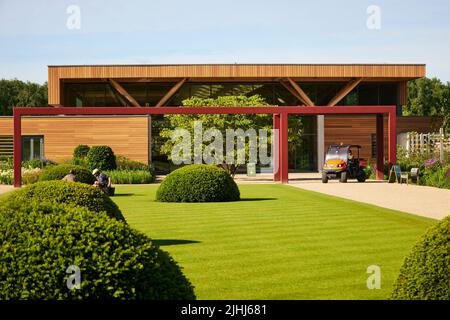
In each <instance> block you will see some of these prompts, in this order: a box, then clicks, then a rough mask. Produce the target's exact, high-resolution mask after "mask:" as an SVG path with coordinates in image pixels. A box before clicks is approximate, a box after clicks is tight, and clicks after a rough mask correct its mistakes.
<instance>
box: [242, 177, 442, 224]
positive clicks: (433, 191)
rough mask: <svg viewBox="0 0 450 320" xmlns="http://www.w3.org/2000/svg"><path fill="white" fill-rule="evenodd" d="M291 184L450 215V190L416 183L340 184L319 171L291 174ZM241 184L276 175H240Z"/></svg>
mask: <svg viewBox="0 0 450 320" xmlns="http://www.w3.org/2000/svg"><path fill="white" fill-rule="evenodd" d="M289 178H290V180H289V185H291V186H294V187H297V188H301V189H306V190H311V191H316V192H321V193H325V194H329V195H332V196H336V197H341V198H345V199H350V200H355V201H360V202H364V203H369V204H373V205H376V206H380V207H384V208H389V209H394V210H399V211H403V212H408V213H412V214H415V215H419V216H424V217H429V218H433V219H442V218H443V217H445V216H448V215H450V190H448V189H438V188H432V187H424V186H416V185H412V184H408V185H406V184H397V183H387V182H383V181H374V180H368V181H366V182H365V183H358V182H356V181H350V180H349V181H348V182H347V183H339V182H338V181H337V180H330V181H329V182H328V183H322V182H321V176H320V174H318V173H290V174H289ZM236 181H237V182H238V183H245V184H246V183H270V182H271V181H272V175H266V174H262V175H257V176H256V177H246V176H245V175H238V176H237V177H236Z"/></svg>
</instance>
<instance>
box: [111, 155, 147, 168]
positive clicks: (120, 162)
mask: <svg viewBox="0 0 450 320" xmlns="http://www.w3.org/2000/svg"><path fill="white" fill-rule="evenodd" d="M116 164H117V170H147V171H150V170H152V168H151V166H149V165H148V164H145V163H142V162H139V161H134V160H130V159H128V158H127V157H124V156H117V157H116Z"/></svg>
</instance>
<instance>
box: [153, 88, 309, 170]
mask: <svg viewBox="0 0 450 320" xmlns="http://www.w3.org/2000/svg"><path fill="white" fill-rule="evenodd" d="M183 106H189V107H213V106H214V107H239V106H249V107H251V106H269V104H268V103H267V102H266V101H265V100H264V99H263V98H262V97H260V96H259V95H254V96H251V97H246V96H222V97H218V98H216V99H211V98H208V99H202V98H191V99H186V100H184V101H183ZM281 108H282V107H281ZM165 117H166V118H167V119H168V120H169V127H168V128H165V129H163V130H161V132H160V135H161V136H162V137H164V138H165V139H166V141H165V143H164V145H163V146H162V148H161V152H162V153H164V154H167V155H168V156H169V158H170V154H171V152H172V148H173V146H174V142H173V141H172V140H171V139H170V137H171V135H172V132H173V131H174V129H175V128H184V129H187V130H188V131H189V132H190V134H191V136H192V137H193V132H194V126H193V124H194V121H201V122H202V127H203V130H204V131H205V130H207V129H210V128H215V129H218V130H219V131H220V132H222V134H225V132H226V130H227V129H233V130H235V129H242V130H244V131H246V130H248V129H255V130H256V131H258V129H266V130H268V129H272V125H273V119H272V116H271V115H267V114H234V115H228V114H216V115H209V114H195V115H194V114H190V115H166V116H165ZM289 131H290V135H289V142H290V146H293V147H295V145H296V144H300V143H301V134H302V132H303V126H302V122H301V118H299V117H291V118H290V120H289ZM269 142H270V141H269ZM204 148H205V145H203V146H202V150H204ZM246 153H247V155H246V157H248V144H246ZM190 156H191V158H192V157H193V150H192V154H191V155H190ZM222 167H224V169H226V170H227V171H228V172H229V173H230V174H231V175H232V176H233V175H234V174H235V172H236V170H237V169H238V166H236V165H234V164H227V163H225V162H224V163H222Z"/></svg>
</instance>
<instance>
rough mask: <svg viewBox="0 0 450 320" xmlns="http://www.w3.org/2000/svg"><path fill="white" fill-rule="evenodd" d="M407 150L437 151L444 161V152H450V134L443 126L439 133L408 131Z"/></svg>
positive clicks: (410, 151)
mask: <svg viewBox="0 0 450 320" xmlns="http://www.w3.org/2000/svg"><path fill="white" fill-rule="evenodd" d="M406 151H407V153H408V154H410V153H416V152H417V153H435V154H439V158H440V160H441V161H442V162H443V161H444V152H450V136H449V135H446V134H445V133H444V129H443V128H441V129H440V130H439V133H417V132H408V133H407V135H406Z"/></svg>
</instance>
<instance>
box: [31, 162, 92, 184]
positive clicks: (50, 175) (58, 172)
mask: <svg viewBox="0 0 450 320" xmlns="http://www.w3.org/2000/svg"><path fill="white" fill-rule="evenodd" d="M70 170H73V171H74V172H75V175H76V176H77V178H78V181H79V182H83V183H87V184H93V183H94V182H95V177H94V176H93V175H92V172H91V171H89V170H88V169H86V168H85V167H82V166H77V165H73V164H60V165H57V166H51V167H47V168H46V169H45V170H44V172H43V173H42V174H41V176H40V177H39V181H48V180H61V179H62V178H64V176H65V175H66V174H68V173H69V172H70Z"/></svg>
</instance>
